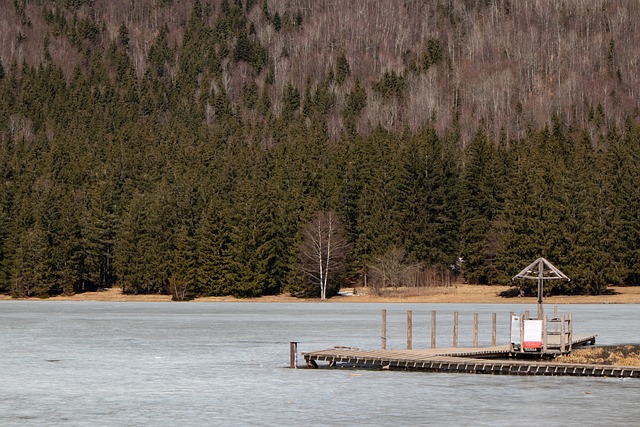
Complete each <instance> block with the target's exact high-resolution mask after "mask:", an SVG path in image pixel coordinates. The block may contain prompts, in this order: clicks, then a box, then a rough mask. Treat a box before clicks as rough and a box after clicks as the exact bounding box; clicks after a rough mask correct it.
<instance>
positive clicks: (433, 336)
mask: <svg viewBox="0 0 640 427" xmlns="http://www.w3.org/2000/svg"><path fill="white" fill-rule="evenodd" d="M431 348H436V311H435V310H431Z"/></svg>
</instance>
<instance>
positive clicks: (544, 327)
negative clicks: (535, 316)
mask: <svg viewBox="0 0 640 427" xmlns="http://www.w3.org/2000/svg"><path fill="white" fill-rule="evenodd" d="M548 321H549V319H548V318H547V316H545V317H544V319H542V354H544V353H546V352H547V322H548Z"/></svg>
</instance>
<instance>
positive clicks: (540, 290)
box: [538, 262, 544, 320]
mask: <svg viewBox="0 0 640 427" xmlns="http://www.w3.org/2000/svg"><path fill="white" fill-rule="evenodd" d="M543 277H544V265H543V263H542V262H540V263H538V319H540V320H543V319H542V316H543V315H544V309H543V308H542V294H543V293H544V279H543Z"/></svg>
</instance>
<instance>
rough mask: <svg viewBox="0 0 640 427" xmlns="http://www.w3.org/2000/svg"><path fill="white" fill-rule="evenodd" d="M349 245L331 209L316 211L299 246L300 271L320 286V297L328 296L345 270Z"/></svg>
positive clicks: (322, 298)
mask: <svg viewBox="0 0 640 427" xmlns="http://www.w3.org/2000/svg"><path fill="white" fill-rule="evenodd" d="M348 247H349V244H348V243H347V240H346V239H345V237H344V231H343V228H342V224H341V223H340V221H339V219H338V217H337V216H336V214H335V213H334V212H333V211H331V210H330V211H328V212H318V213H317V214H316V215H315V216H314V218H313V220H312V221H311V222H310V223H309V224H308V225H307V226H306V227H305V229H304V231H303V238H302V244H301V246H300V261H301V266H302V271H303V272H304V273H305V275H306V276H307V278H308V279H309V281H310V282H311V283H312V284H313V285H316V286H318V287H319V288H320V299H321V300H325V299H326V298H327V288H328V286H329V284H331V282H332V281H333V280H335V279H336V278H337V277H338V276H339V275H340V273H341V272H342V271H343V270H344V267H345V259H346V253H347V250H348Z"/></svg>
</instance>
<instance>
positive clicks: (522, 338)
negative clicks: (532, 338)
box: [520, 313, 524, 353]
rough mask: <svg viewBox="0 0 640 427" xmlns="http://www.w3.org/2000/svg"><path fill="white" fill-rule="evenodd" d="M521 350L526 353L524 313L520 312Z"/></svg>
mask: <svg viewBox="0 0 640 427" xmlns="http://www.w3.org/2000/svg"><path fill="white" fill-rule="evenodd" d="M520 351H521V352H523V353H524V315H523V314H522V313H520Z"/></svg>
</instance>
